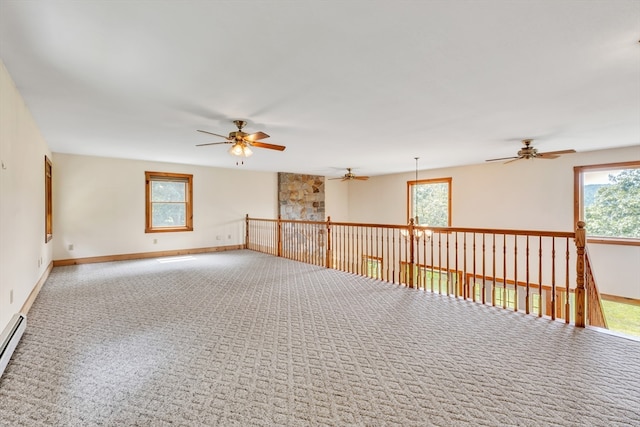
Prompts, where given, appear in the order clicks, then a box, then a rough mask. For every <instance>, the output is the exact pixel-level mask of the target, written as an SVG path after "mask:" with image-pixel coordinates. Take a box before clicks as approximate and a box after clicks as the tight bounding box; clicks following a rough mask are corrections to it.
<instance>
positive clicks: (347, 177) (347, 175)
mask: <svg viewBox="0 0 640 427" xmlns="http://www.w3.org/2000/svg"><path fill="white" fill-rule="evenodd" d="M329 179H330V180H332V179H340V180H342V181H352V180H354V179H356V180H358V181H366V180H368V179H369V177H368V176H357V175H355V174H354V173H353V172H351V168H347V173H345V174H344V176H341V177H340V178H329Z"/></svg>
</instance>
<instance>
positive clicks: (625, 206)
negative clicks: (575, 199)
mask: <svg viewBox="0 0 640 427" xmlns="http://www.w3.org/2000/svg"><path fill="white" fill-rule="evenodd" d="M584 218H585V219H584V220H585V222H586V224H587V225H586V228H587V233H588V235H590V236H600V237H626V238H636V239H640V168H636V169H624V170H622V171H620V172H619V173H616V174H614V173H611V174H609V183H607V184H591V185H585V186H584Z"/></svg>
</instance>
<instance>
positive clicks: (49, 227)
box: [44, 156, 53, 243]
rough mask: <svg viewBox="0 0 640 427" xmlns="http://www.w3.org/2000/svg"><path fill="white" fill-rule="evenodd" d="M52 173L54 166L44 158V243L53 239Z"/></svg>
mask: <svg viewBox="0 0 640 427" xmlns="http://www.w3.org/2000/svg"><path fill="white" fill-rule="evenodd" d="M52 172H53V165H52V164H51V160H49V158H48V157H47V156H44V242H45V243H48V242H49V241H51V239H53V201H52V193H53V191H52V190H53V189H52Z"/></svg>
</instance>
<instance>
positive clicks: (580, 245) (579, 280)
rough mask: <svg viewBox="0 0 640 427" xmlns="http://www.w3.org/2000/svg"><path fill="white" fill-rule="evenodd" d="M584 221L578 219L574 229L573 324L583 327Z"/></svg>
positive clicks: (584, 299) (585, 318)
mask: <svg viewBox="0 0 640 427" xmlns="http://www.w3.org/2000/svg"><path fill="white" fill-rule="evenodd" d="M584 226H585V223H584V221H578V229H577V230H576V239H575V242H576V249H577V251H576V252H577V259H576V291H575V295H576V318H575V324H576V326H578V327H581V328H584V327H585V326H586V324H587V317H586V315H585V313H586V312H585V305H586V289H585V286H584V271H585V270H584V258H585V255H584V248H585V244H586V241H587V240H586V237H587V231H586V230H585V228H584Z"/></svg>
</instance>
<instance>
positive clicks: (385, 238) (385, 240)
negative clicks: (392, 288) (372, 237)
mask: <svg viewBox="0 0 640 427" xmlns="http://www.w3.org/2000/svg"><path fill="white" fill-rule="evenodd" d="M391 232H392V233H393V229H391ZM382 235H383V240H382V241H383V243H382V253H383V254H384V253H385V250H384V249H385V247H386V249H387V251H386V255H384V266H385V268H384V271H383V277H386V281H387V282H391V280H389V261H390V259H391V253H390V252H389V229H388V228H385V229H384V230H383V232H382ZM385 273H386V275H384V274H385Z"/></svg>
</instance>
